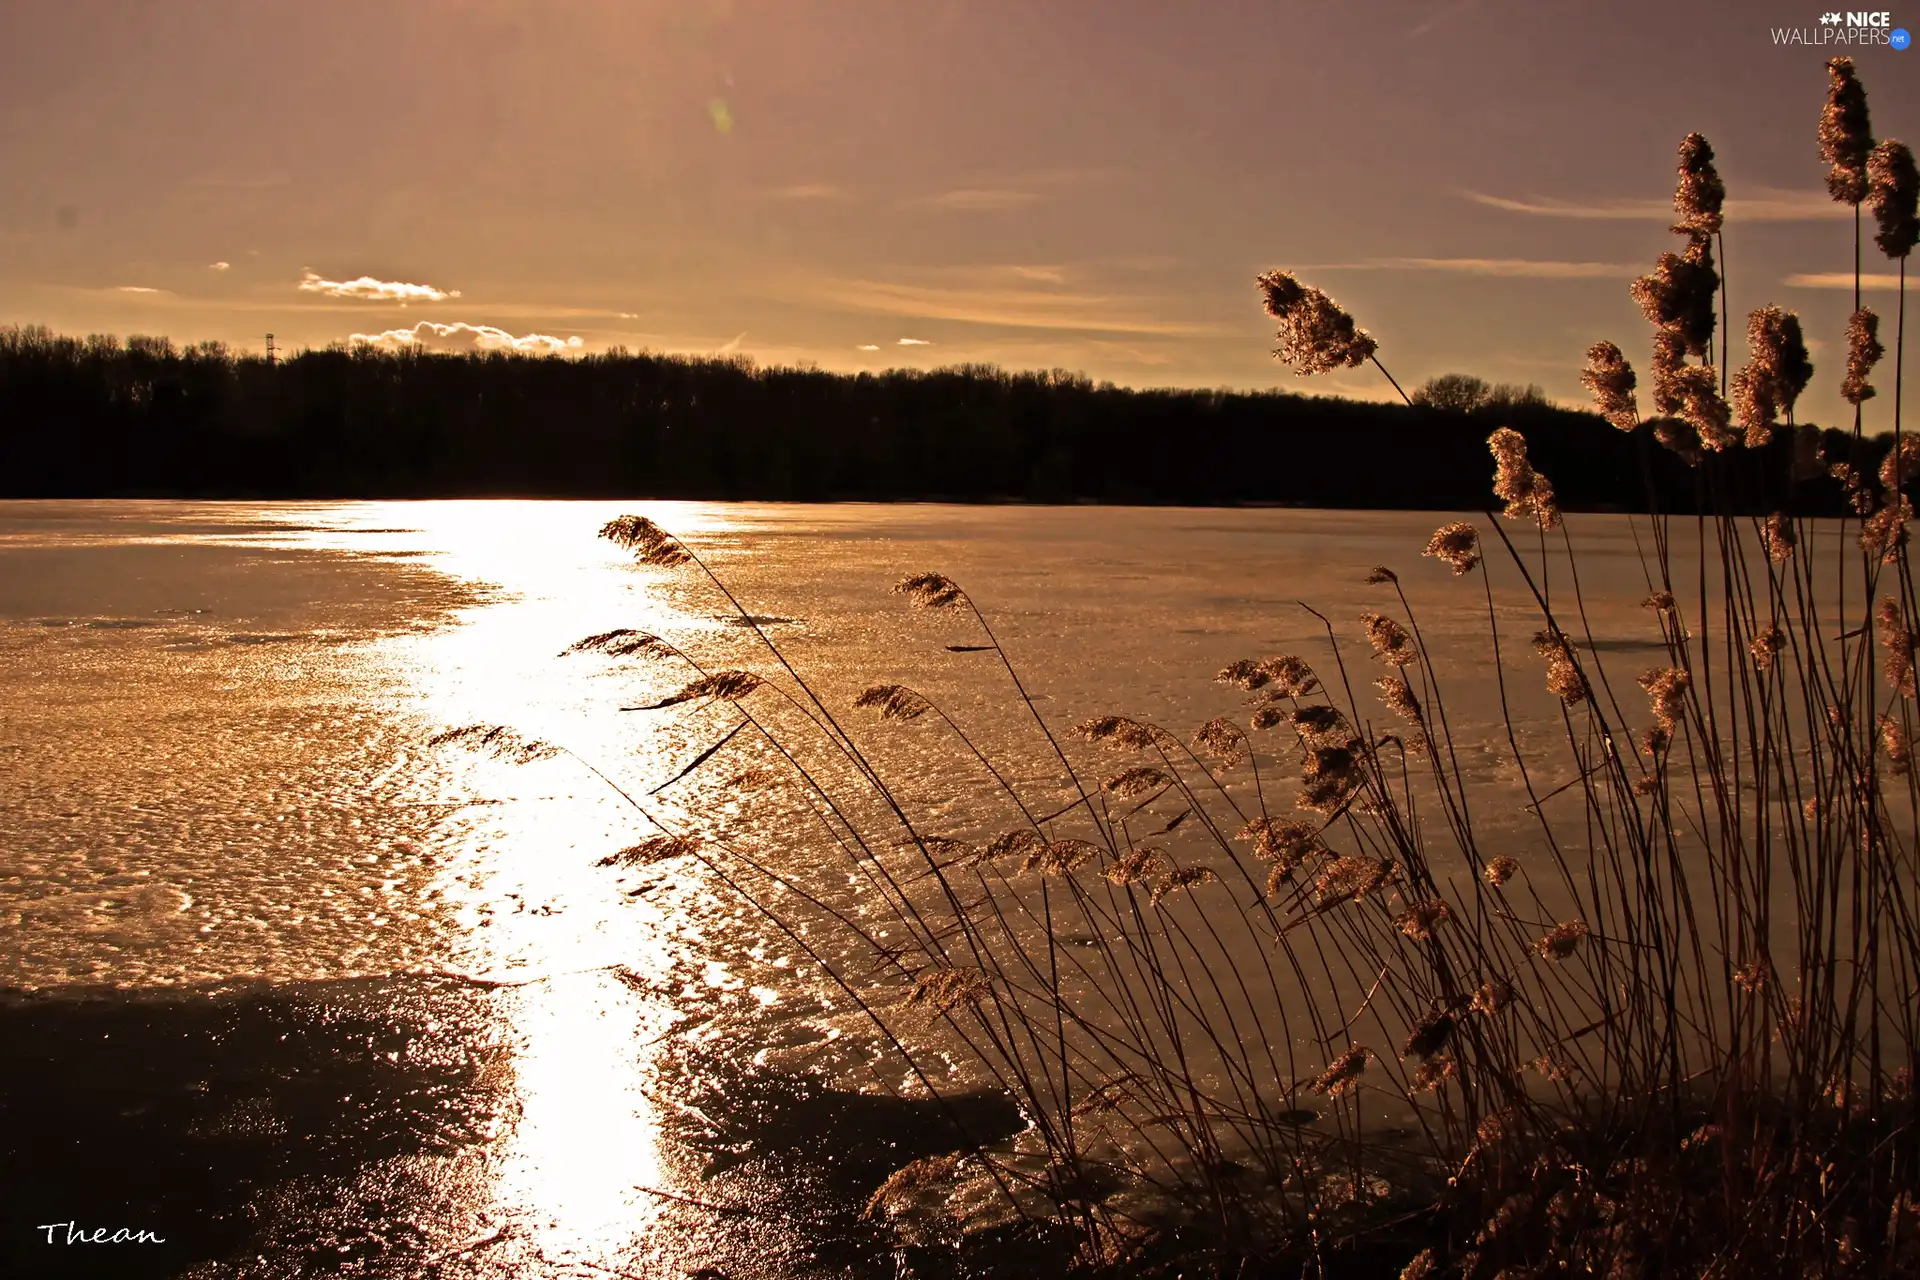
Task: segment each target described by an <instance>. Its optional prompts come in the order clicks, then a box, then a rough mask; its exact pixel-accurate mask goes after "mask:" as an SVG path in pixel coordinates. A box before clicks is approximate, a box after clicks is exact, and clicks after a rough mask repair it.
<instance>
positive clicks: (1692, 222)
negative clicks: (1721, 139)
mask: <svg viewBox="0 0 1920 1280" xmlns="http://www.w3.org/2000/svg"><path fill="white" fill-rule="evenodd" d="M1726 199H1727V187H1726V184H1725V183H1724V182H1722V181H1721V180H1720V173H1719V171H1718V170H1717V169H1715V168H1714V167H1713V147H1712V146H1710V145H1709V144H1708V142H1707V140H1706V138H1705V137H1704V136H1702V135H1700V134H1698V133H1690V134H1688V135H1687V136H1686V137H1685V138H1683V139H1681V140H1680V181H1679V185H1678V186H1677V187H1676V188H1675V189H1674V193H1673V208H1674V212H1676V213H1678V214H1679V215H1680V221H1679V222H1678V224H1676V225H1675V226H1674V228H1673V230H1674V233H1675V234H1676V235H1683V236H1710V235H1713V234H1714V233H1715V232H1717V231H1719V230H1720V208H1721V206H1722V205H1723V204H1725V203H1726Z"/></svg>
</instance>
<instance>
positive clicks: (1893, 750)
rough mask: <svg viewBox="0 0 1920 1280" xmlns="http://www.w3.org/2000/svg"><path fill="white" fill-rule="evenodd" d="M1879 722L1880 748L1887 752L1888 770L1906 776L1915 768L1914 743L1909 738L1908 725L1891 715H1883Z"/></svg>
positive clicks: (1900, 776)
mask: <svg viewBox="0 0 1920 1280" xmlns="http://www.w3.org/2000/svg"><path fill="white" fill-rule="evenodd" d="M1878 724H1879V728H1880V750H1881V751H1883V752H1885V753H1886V757H1887V772H1888V773H1889V774H1890V775H1892V776H1893V777H1896V778H1904V777H1905V776H1906V775H1907V774H1908V773H1910V772H1912V770H1913V744H1912V742H1910V741H1909V740H1908V737H1907V727H1906V725H1904V724H1902V723H1901V722H1900V721H1899V720H1898V719H1896V718H1895V717H1893V716H1890V715H1882V716H1881V717H1880V718H1879V721H1878Z"/></svg>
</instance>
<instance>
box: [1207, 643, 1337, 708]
mask: <svg viewBox="0 0 1920 1280" xmlns="http://www.w3.org/2000/svg"><path fill="white" fill-rule="evenodd" d="M1214 679H1216V680H1218V681H1219V682H1220V683H1222V684H1230V685H1235V686H1237V687H1239V688H1241V689H1245V690H1246V691H1247V692H1249V693H1251V692H1253V691H1254V690H1256V689H1262V688H1266V687H1267V686H1268V685H1271V686H1273V687H1272V688H1271V689H1270V690H1269V692H1268V696H1269V697H1273V698H1304V697H1306V696H1307V695H1308V694H1310V693H1312V692H1313V691H1314V690H1315V689H1317V688H1319V687H1320V679H1319V677H1318V676H1316V675H1314V674H1313V668H1312V667H1310V666H1308V665H1307V664H1306V662H1305V661H1304V660H1303V659H1300V658H1297V657H1295V656H1294V655H1292V654H1290V653H1289V654H1283V655H1281V656H1280V657H1277V658H1262V659H1260V660H1259V661H1257V662H1256V661H1254V660H1253V659H1252V658H1242V659H1240V660H1239V661H1238V662H1235V663H1232V664H1231V665H1229V666H1227V667H1225V668H1223V669H1222V670H1221V672H1220V674H1219V675H1217V676H1215V677H1214Z"/></svg>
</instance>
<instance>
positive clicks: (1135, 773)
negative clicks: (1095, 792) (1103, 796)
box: [1100, 765, 1173, 800]
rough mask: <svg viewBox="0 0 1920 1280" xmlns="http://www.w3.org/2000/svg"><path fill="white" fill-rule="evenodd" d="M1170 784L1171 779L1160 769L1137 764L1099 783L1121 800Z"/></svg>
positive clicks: (1137, 796)
mask: <svg viewBox="0 0 1920 1280" xmlns="http://www.w3.org/2000/svg"><path fill="white" fill-rule="evenodd" d="M1172 784H1173V779H1172V778H1170V777H1168V776H1167V775H1166V774H1165V773H1162V772H1161V771H1160V770H1158V769H1155V768H1152V767H1150V766H1147V765H1139V766H1136V767H1134V768H1132V769H1123V770H1122V771H1121V772H1119V773H1116V774H1114V775H1113V776H1112V777H1111V778H1108V779H1107V780H1106V781H1105V782H1102V783H1101V784H1100V789H1101V790H1102V791H1104V792H1106V793H1107V794H1108V795H1110V796H1118V797H1119V798H1120V799H1122V800H1137V799H1139V798H1140V797H1141V796H1144V795H1146V794H1148V793H1149V792H1154V791H1159V790H1162V789H1163V788H1166V787H1169V786H1171V785H1172Z"/></svg>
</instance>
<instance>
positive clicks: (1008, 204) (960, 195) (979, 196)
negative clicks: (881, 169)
mask: <svg viewBox="0 0 1920 1280" xmlns="http://www.w3.org/2000/svg"><path fill="white" fill-rule="evenodd" d="M1039 199H1040V197H1039V196H1038V195H1036V194H1035V193H1034V192H1031V191H1017V190H1014V189H1012V188H1009V187H962V188H960V189H958V190H955V191H942V192H940V193H939V194H938V195H931V196H922V197H920V198H919V199H917V200H909V201H908V202H907V203H908V204H909V205H916V206H919V207H920V208H923V209H948V210H952V211H953V212H956V213H996V212H999V211H1001V210H1005V209H1024V208H1026V207H1027V206H1028V205H1030V204H1034V203H1036V202H1038V201H1039Z"/></svg>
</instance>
